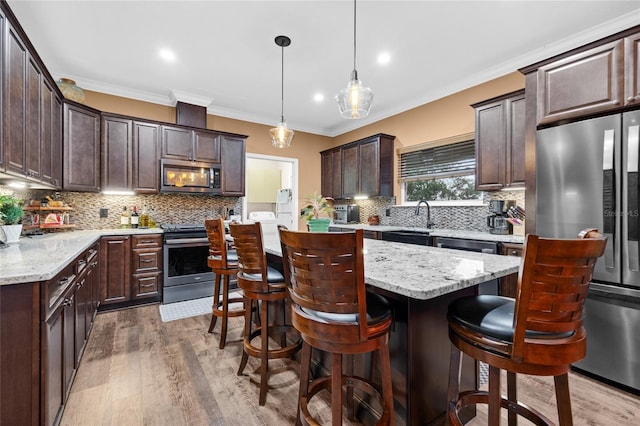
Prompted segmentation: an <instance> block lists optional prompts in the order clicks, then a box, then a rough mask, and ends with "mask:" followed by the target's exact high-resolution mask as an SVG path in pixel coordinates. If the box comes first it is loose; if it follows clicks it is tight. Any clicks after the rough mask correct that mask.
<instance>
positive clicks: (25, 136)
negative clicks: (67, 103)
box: [0, 14, 62, 188]
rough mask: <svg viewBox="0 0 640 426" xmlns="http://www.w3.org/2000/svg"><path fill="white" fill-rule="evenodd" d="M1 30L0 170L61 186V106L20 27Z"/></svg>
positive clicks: (2, 21)
mask: <svg viewBox="0 0 640 426" xmlns="http://www.w3.org/2000/svg"><path fill="white" fill-rule="evenodd" d="M4 18H5V17H4V16H3V15H1V14H0V24H1V26H2V37H3V41H2V67H0V68H1V69H2V85H3V94H2V117H3V137H2V144H1V145H2V149H0V152H3V153H2V154H0V163H1V164H0V168H1V169H3V170H4V171H6V172H7V173H9V174H12V175H15V176H17V177H25V178H27V180H29V181H31V182H35V183H43V184H45V186H46V187H54V188H60V187H61V185H62V168H61V167H62V166H61V163H62V157H61V155H62V128H61V125H62V121H61V117H62V103H61V98H60V95H59V94H58V91H57V90H56V89H55V84H54V83H53V79H51V77H50V76H49V75H48V73H47V72H46V69H45V67H44V65H42V63H41V62H40V60H39V58H38V56H37V54H36V53H35V51H34V50H33V48H32V46H31V45H30V44H29V42H28V40H27V37H26V35H24V34H23V33H22V30H21V29H20V28H19V26H14V25H13V24H12V23H11V22H9V21H8V20H6V19H4Z"/></svg>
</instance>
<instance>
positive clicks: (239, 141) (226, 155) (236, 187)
mask: <svg viewBox="0 0 640 426" xmlns="http://www.w3.org/2000/svg"><path fill="white" fill-rule="evenodd" d="M220 151H221V157H222V158H221V160H222V164H221V167H220V168H221V174H222V176H221V179H222V182H221V184H222V195H225V196H236V197H243V196H244V194H245V163H246V161H245V151H246V141H245V138H242V137H235V136H230V135H224V134H222V135H220Z"/></svg>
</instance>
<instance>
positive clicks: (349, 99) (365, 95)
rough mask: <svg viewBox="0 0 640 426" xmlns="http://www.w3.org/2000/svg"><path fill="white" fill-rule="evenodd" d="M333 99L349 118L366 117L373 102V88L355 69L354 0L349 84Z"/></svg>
mask: <svg viewBox="0 0 640 426" xmlns="http://www.w3.org/2000/svg"><path fill="white" fill-rule="evenodd" d="M335 99H336V102H338V110H339V111H340V114H341V115H342V117H344V118H350V119H356V118H363V117H366V116H367V115H368V114H369V110H370V109H371V104H372V103H373V90H371V89H370V88H368V87H364V86H363V85H362V82H361V81H360V80H358V71H357V70H356V0H353V71H351V80H350V81H349V84H347V87H346V88H344V89H342V90H340V92H339V93H338V94H337V95H336V97H335Z"/></svg>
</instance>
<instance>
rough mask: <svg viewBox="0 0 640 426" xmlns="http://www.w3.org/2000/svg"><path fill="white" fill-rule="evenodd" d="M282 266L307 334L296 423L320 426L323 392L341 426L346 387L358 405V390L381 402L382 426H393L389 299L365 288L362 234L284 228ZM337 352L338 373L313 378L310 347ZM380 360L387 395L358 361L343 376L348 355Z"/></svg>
mask: <svg viewBox="0 0 640 426" xmlns="http://www.w3.org/2000/svg"><path fill="white" fill-rule="evenodd" d="M280 242H281V244H282V262H283V264H284V273H285V277H286V279H287V283H288V285H289V292H290V294H291V300H292V302H293V304H292V314H291V318H292V323H293V326H294V327H295V328H297V329H298V330H299V331H300V334H301V335H302V340H303V344H302V359H301V365H300V394H299V397H298V415H297V419H296V424H300V423H303V424H317V422H316V421H315V420H314V419H313V417H312V415H311V413H310V412H309V408H308V404H309V401H310V400H311V398H312V397H313V396H314V395H316V394H317V393H318V392H319V391H321V390H323V389H327V390H329V391H330V393H331V418H332V424H333V425H340V424H342V402H343V401H342V387H343V386H345V387H346V388H347V399H348V402H349V403H352V401H351V399H352V398H351V397H352V395H353V389H354V388H357V389H359V390H360V391H362V392H365V393H367V394H369V395H371V396H373V397H375V398H376V399H377V401H378V403H379V405H380V407H381V409H382V413H381V417H380V419H379V420H378V422H377V424H384V425H393V424H394V409H393V390H392V384H391V363H390V357H389V334H390V328H391V323H392V317H391V310H390V307H389V303H388V301H387V300H386V299H385V298H384V297H382V296H379V295H377V294H374V293H369V292H367V291H366V289H365V283H364V260H363V253H362V245H363V231H362V230H357V231H356V232H355V233H309V232H294V231H287V230H284V229H280ZM312 347H313V348H317V349H319V350H321V351H324V352H327V353H330V354H331V375H330V376H327V377H320V378H316V379H314V380H312V381H310V380H309V375H310V374H309V372H310V368H311V349H312ZM369 352H374V353H377V354H378V355H379V356H378V357H377V358H378V359H379V360H380V371H381V381H382V392H380V389H379V387H378V386H376V385H375V384H374V383H372V382H371V381H370V380H368V379H365V378H363V377H355V376H353V364H352V361H353V359H352V357H349V358H350V361H351V363H347V364H346V374H343V372H342V365H343V363H342V357H343V355H348V356H350V355H355V354H364V353H369Z"/></svg>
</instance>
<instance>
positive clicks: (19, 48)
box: [3, 22, 28, 174]
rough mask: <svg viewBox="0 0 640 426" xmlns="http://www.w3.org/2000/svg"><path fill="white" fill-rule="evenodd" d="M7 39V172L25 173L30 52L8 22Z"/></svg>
mask: <svg viewBox="0 0 640 426" xmlns="http://www.w3.org/2000/svg"><path fill="white" fill-rule="evenodd" d="M5 24H6V30H5V34H4V35H5V40H4V70H3V71H4V75H3V80H4V81H3V83H4V84H3V91H4V93H3V110H4V117H3V120H4V129H3V142H4V163H5V170H6V171H11V172H15V173H18V174H24V170H25V164H24V163H25V126H26V102H25V87H26V81H27V59H28V53H27V49H26V47H25V46H24V43H23V42H22V40H21V39H20V36H19V35H18V34H17V33H16V32H15V30H14V29H13V27H12V26H11V25H10V24H9V23H8V22H6V23H5Z"/></svg>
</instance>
